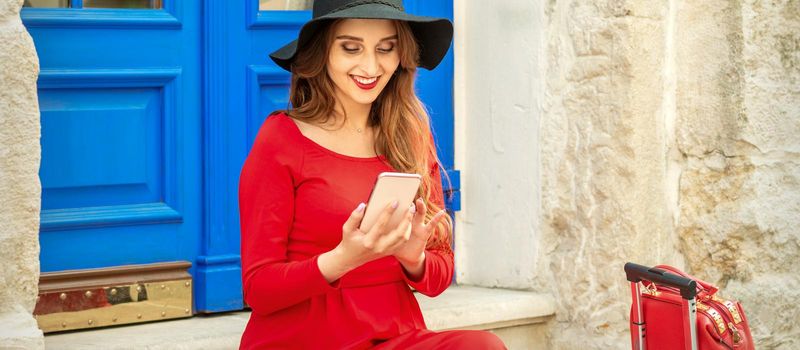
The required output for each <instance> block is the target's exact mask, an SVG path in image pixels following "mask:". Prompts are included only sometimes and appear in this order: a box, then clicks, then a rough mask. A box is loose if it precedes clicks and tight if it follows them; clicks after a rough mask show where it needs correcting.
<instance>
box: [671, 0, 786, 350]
mask: <svg viewBox="0 0 800 350" xmlns="http://www.w3.org/2000/svg"><path fill="white" fill-rule="evenodd" d="M699 18H703V21H699V20H698V19H699ZM677 23H678V25H677V32H678V36H679V37H681V38H685V39H686V40H682V41H679V42H678V43H677V62H678V63H677V65H678V67H679V70H678V89H677V110H678V123H677V145H678V149H679V150H680V154H681V159H682V168H683V173H682V175H681V178H680V199H681V200H680V223H679V225H678V227H677V229H678V230H677V234H678V235H679V236H680V239H681V250H682V251H683V252H684V253H685V254H686V258H687V260H688V268H689V270H691V271H692V272H693V273H695V274H697V275H698V277H700V278H706V279H709V280H710V282H713V283H717V284H719V285H720V286H721V287H722V288H723V291H724V292H726V294H727V295H730V296H734V297H736V298H739V299H741V301H742V303H743V304H744V306H745V310H746V311H747V315H748V317H749V319H750V324H751V325H752V328H753V333H754V337H755V338H756V341H757V344H758V346H759V349H797V348H799V347H800V325H798V323H797V322H796V320H798V319H800V307H798V303H797V300H800V277H798V274H797V270H796V269H797V266H798V265H800V1H796V0H795V1H775V2H767V1H742V2H729V1H701V2H694V1H686V2H684V3H682V4H681V6H680V9H679V11H678V17H677Z"/></svg>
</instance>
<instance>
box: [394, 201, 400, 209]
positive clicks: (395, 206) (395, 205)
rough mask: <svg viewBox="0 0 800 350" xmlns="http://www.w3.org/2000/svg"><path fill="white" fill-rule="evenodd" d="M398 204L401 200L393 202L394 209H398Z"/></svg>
mask: <svg viewBox="0 0 800 350" xmlns="http://www.w3.org/2000/svg"><path fill="white" fill-rule="evenodd" d="M398 205H400V202H398V201H394V202H392V209H397V206H398Z"/></svg>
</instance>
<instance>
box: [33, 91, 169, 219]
mask: <svg viewBox="0 0 800 350" xmlns="http://www.w3.org/2000/svg"><path fill="white" fill-rule="evenodd" d="M39 103H40V109H41V123H42V134H44V135H47V137H46V138H43V139H42V155H43V158H42V166H41V170H40V172H39V174H40V177H41V181H42V184H43V188H42V192H43V196H45V197H47V199H48V200H47V201H45V202H43V206H42V209H43V210H49V209H64V208H79V207H96V206H105V205H124V204H138V203H151V202H159V201H162V200H163V194H162V188H163V183H162V178H161V176H160V175H161V174H162V173H163V164H162V163H163V160H162V154H163V152H164V150H163V142H162V139H163V129H162V127H161V125H162V124H163V118H164V115H163V113H161V106H162V104H163V102H162V100H161V94H160V93H159V91H158V90H156V89H141V88H133V89H103V90H101V89H81V90H73V89H69V90H54V89H43V90H40V92H39ZM98 164H102V166H98Z"/></svg>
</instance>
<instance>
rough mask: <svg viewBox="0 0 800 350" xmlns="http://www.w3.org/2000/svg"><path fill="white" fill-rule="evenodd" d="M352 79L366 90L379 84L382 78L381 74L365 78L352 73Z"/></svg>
mask: <svg viewBox="0 0 800 350" xmlns="http://www.w3.org/2000/svg"><path fill="white" fill-rule="evenodd" d="M350 79H352V80H353V82H354V83H356V85H357V86H358V87H359V88H361V89H364V90H371V89H372V88H374V87H376V86H378V80H380V76H377V77H372V78H364V77H360V76H357V75H351V76H350Z"/></svg>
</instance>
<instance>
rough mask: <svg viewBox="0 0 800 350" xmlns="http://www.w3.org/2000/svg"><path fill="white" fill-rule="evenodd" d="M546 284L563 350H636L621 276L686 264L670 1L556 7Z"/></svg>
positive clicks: (548, 125)
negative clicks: (673, 143)
mask: <svg viewBox="0 0 800 350" xmlns="http://www.w3.org/2000/svg"><path fill="white" fill-rule="evenodd" d="M545 11H546V13H547V23H546V26H545V27H544V28H543V30H545V32H546V33H547V46H546V47H544V48H543V49H544V50H546V52H547V67H546V69H547V80H546V81H547V87H546V92H545V104H544V106H543V109H544V113H543V114H542V122H541V124H542V130H541V131H540V133H541V137H540V142H541V155H540V157H541V159H542V161H541V173H542V226H541V240H542V242H543V245H544V247H545V252H544V253H541V258H542V262H543V263H542V264H541V265H540V266H541V268H540V270H539V276H540V279H541V281H542V285H543V286H544V287H546V286H553V287H554V288H552V290H553V292H554V294H555V296H556V300H558V303H559V305H558V306H559V307H558V310H557V311H556V321H555V322H554V324H553V325H552V327H553V328H552V333H551V336H552V343H551V344H550V347H551V348H553V349H578V348H583V349H623V348H625V347H629V345H628V344H627V343H626V342H627V341H628V338H627V337H628V331H627V324H628V323H627V318H628V310H629V307H630V292H629V289H628V285H627V283H626V281H625V278H624V273H623V271H622V266H623V265H624V264H625V262H626V261H634V262H638V263H641V264H650V265H652V264H657V263H670V264H677V265H681V264H682V259H681V258H680V256H679V255H678V254H677V253H676V248H677V238H676V237H675V236H674V212H675V207H676V206H675V203H674V199H675V196H674V195H673V194H672V193H671V191H673V188H672V187H671V186H670V184H669V181H670V180H671V179H672V177H673V176H671V175H670V174H671V173H672V169H671V168H670V164H669V163H668V162H667V161H666V157H665V156H666V155H667V154H668V153H669V136H670V133H669V132H668V128H667V125H666V124H667V123H668V121H667V120H668V119H670V118H672V117H673V114H674V113H673V112H672V111H671V110H670V108H669V106H668V105H667V104H668V101H665V99H664V96H665V95H666V94H668V93H669V91H670V80H669V77H668V76H667V75H666V74H665V70H666V69H667V66H668V63H667V59H668V55H669V52H670V50H671V48H669V47H668V46H667V45H665V43H666V42H667V41H668V39H669V38H668V35H669V31H668V27H669V25H670V23H669V15H670V8H669V3H668V2H645V1H642V2H624V1H603V2H597V1H592V0H574V1H559V2H550V3H548V6H547V8H545Z"/></svg>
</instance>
